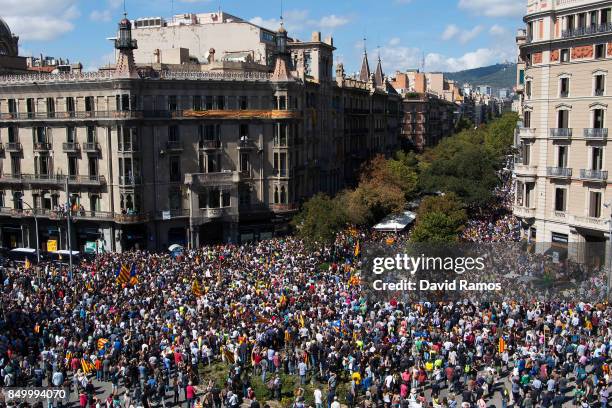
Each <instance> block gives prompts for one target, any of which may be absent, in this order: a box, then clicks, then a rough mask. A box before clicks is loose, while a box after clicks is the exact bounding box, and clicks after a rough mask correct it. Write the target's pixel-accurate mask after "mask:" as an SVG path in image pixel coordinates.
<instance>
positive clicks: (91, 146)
mask: <svg viewBox="0 0 612 408" xmlns="http://www.w3.org/2000/svg"><path fill="white" fill-rule="evenodd" d="M83 151H84V152H86V153H98V152H99V151H100V145H99V144H97V143H94V142H87V143H83Z"/></svg>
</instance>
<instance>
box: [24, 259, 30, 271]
mask: <svg viewBox="0 0 612 408" xmlns="http://www.w3.org/2000/svg"><path fill="white" fill-rule="evenodd" d="M30 267H32V262H30V260H29V259H28V258H26V260H25V268H26V269H30Z"/></svg>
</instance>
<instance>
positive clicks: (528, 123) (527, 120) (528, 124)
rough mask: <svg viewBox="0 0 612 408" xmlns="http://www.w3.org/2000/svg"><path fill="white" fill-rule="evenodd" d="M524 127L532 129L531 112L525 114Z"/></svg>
mask: <svg viewBox="0 0 612 408" xmlns="http://www.w3.org/2000/svg"><path fill="white" fill-rule="evenodd" d="M523 126H524V127H526V128H530V127H531V111H525V112H523Z"/></svg>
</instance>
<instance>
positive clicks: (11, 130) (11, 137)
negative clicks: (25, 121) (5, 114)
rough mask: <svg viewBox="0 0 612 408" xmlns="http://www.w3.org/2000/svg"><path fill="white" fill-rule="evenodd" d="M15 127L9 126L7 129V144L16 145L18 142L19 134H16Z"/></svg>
mask: <svg viewBox="0 0 612 408" xmlns="http://www.w3.org/2000/svg"><path fill="white" fill-rule="evenodd" d="M17 129H18V128H17V127H15V126H9V127H8V142H9V143H17V142H18V141H19V133H18V132H17Z"/></svg>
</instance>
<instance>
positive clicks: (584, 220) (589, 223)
mask: <svg viewBox="0 0 612 408" xmlns="http://www.w3.org/2000/svg"><path fill="white" fill-rule="evenodd" d="M606 222H607V220H605V219H603V218H599V217H578V216H573V217H571V224H572V225H574V226H577V227H583V228H595V229H603V228H606V229H607V228H608V226H607V225H606Z"/></svg>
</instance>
